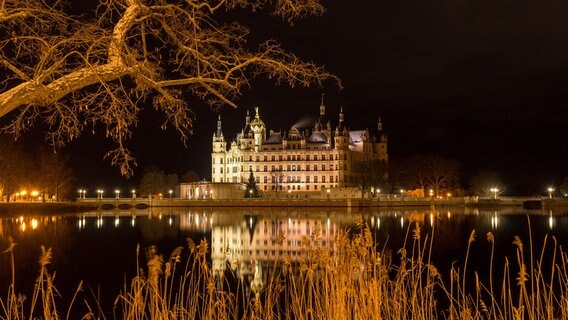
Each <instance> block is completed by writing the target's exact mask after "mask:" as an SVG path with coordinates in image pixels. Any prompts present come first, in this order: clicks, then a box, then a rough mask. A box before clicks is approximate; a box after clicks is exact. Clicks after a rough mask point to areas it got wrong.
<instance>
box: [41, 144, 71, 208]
mask: <svg viewBox="0 0 568 320" xmlns="http://www.w3.org/2000/svg"><path fill="white" fill-rule="evenodd" d="M37 158H38V162H37V166H38V168H37V170H38V172H39V173H38V174H37V175H36V177H37V178H38V179H39V180H38V181H37V184H38V189H39V191H40V193H41V194H42V199H43V200H46V199H45V198H46V197H47V196H48V195H50V194H51V195H53V196H55V199H56V200H58V201H59V200H62V199H65V198H67V197H69V196H70V194H71V187H72V183H73V181H74V180H75V175H74V173H73V170H72V169H71V167H70V166H69V157H68V156H65V155H61V154H59V153H56V152H55V151H54V150H53V149H52V148H40V151H39V155H38V157H37Z"/></svg>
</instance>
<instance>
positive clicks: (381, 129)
mask: <svg viewBox="0 0 568 320" xmlns="http://www.w3.org/2000/svg"><path fill="white" fill-rule="evenodd" d="M377 130H378V131H379V132H381V131H383V123H382V122H381V117H379V122H377Z"/></svg>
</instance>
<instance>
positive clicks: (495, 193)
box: [489, 188, 499, 199]
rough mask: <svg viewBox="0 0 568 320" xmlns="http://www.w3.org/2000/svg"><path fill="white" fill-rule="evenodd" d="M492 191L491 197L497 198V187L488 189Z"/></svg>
mask: <svg viewBox="0 0 568 320" xmlns="http://www.w3.org/2000/svg"><path fill="white" fill-rule="evenodd" d="M489 190H490V191H491V192H492V193H493V199H497V192H499V189H498V188H491V189H489Z"/></svg>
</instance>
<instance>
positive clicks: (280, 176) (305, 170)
mask: <svg viewBox="0 0 568 320" xmlns="http://www.w3.org/2000/svg"><path fill="white" fill-rule="evenodd" d="M371 159H373V160H374V159H377V160H381V161H384V162H385V163H386V162H387V160H388V154H387V136H386V134H385V133H384V132H383V130H382V123H381V120H380V118H379V120H378V122H377V126H376V128H374V130H368V129H365V130H350V129H349V128H348V127H347V126H346V124H345V119H344V114H343V109H341V111H340V112H339V115H338V124H337V126H336V127H335V128H334V129H333V128H332V126H331V122H330V121H329V120H328V118H327V116H326V110H325V105H324V103H323V97H322V102H321V105H320V115H319V118H318V119H317V120H316V121H315V123H314V124H313V126H311V127H309V128H299V127H295V126H294V127H292V128H291V129H290V130H288V131H287V132H282V131H274V130H270V131H269V132H268V134H267V129H266V125H265V124H264V121H262V119H261V118H260V110H259V108H255V116H254V118H253V119H251V117H250V116H249V113H248V112H247V116H246V119H245V126H244V128H243V129H242V130H241V132H239V133H238V134H237V136H236V138H235V139H234V140H233V141H231V142H230V143H228V142H227V140H226V139H225V136H224V135H223V132H222V123H221V117H220V116H219V119H218V121H217V130H216V131H215V133H214V134H213V152H212V154H211V178H212V182H213V183H227V182H230V183H245V182H246V181H247V180H248V178H249V174H250V173H249V172H250V171H252V172H253V174H254V176H255V178H256V182H257V185H258V188H259V190H260V191H261V192H263V193H265V194H267V193H273V192H276V193H277V192H280V191H286V192H290V193H292V192H294V193H295V192H302V193H312V192H317V193H320V192H321V191H322V190H326V189H331V188H344V187H350V186H354V185H355V181H356V179H355V172H354V171H353V163H354V162H355V161H358V160H371Z"/></svg>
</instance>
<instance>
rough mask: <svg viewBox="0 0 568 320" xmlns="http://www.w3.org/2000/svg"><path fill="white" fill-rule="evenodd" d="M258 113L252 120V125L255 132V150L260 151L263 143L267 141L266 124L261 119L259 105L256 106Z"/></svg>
mask: <svg viewBox="0 0 568 320" xmlns="http://www.w3.org/2000/svg"><path fill="white" fill-rule="evenodd" d="M255 111H256V115H255V116H254V119H253V120H252V121H251V122H250V127H251V129H252V132H253V133H254V150H255V151H257V152H258V151H259V150H260V149H261V147H262V144H263V143H264V142H265V141H266V126H265V125H264V122H263V121H262V120H261V119H260V113H259V111H258V107H256V108H255Z"/></svg>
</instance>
